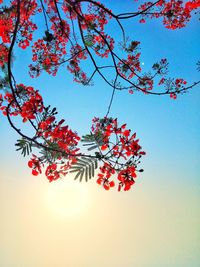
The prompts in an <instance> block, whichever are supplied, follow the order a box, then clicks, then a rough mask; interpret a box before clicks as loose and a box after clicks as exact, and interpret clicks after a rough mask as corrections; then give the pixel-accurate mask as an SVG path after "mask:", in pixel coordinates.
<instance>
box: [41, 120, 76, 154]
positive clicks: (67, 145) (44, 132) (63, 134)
mask: <svg viewBox="0 0 200 267" xmlns="http://www.w3.org/2000/svg"><path fill="white" fill-rule="evenodd" d="M63 123H64V120H61V121H59V122H58V123H57V122H56V121H55V117H54V116H50V117H48V118H46V119H45V120H42V121H41V122H40V123H39V124H38V128H39V129H38V132H37V135H38V136H39V137H42V136H43V137H44V138H45V139H46V140H48V141H49V142H50V143H55V144H57V146H58V149H61V151H64V152H65V153H69V154H73V155H75V154H76V153H77V152H78V151H79V149H78V148H77V147H76V146H77V145H78V141H79V140H80V137H79V136H78V135H77V133H76V132H73V131H72V130H71V129H69V127H68V126H62V124H63Z"/></svg>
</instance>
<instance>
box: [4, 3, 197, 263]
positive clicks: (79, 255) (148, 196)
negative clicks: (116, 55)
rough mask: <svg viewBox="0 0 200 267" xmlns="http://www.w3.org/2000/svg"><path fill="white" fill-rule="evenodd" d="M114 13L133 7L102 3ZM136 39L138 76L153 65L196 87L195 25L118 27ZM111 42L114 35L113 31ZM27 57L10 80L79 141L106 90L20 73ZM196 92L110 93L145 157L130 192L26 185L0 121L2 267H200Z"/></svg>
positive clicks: (30, 180) (23, 165)
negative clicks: (50, 109) (165, 63)
mask: <svg viewBox="0 0 200 267" xmlns="http://www.w3.org/2000/svg"><path fill="white" fill-rule="evenodd" d="M104 2H105V3H107V6H108V7H109V8H111V9H112V10H113V11H115V12H116V13H120V12H121V11H122V10H124V11H127V10H128V11H130V3H131V4H132V5H133V10H134V2H133V1H128V0H126V1H104ZM124 25H125V29H126V31H127V32H128V33H129V35H130V36H132V38H133V39H134V40H138V41H141V53H142V55H141V57H142V62H144V70H145V71H147V70H148V69H150V67H151V66H152V64H153V63H154V62H156V61H158V60H159V59H160V58H165V57H166V58H167V59H168V60H169V62H170V68H169V70H170V74H171V76H175V77H178V78H179V77H180V78H185V79H186V80H188V81H190V82H191V81H197V80H198V79H199V73H198V72H197V71H196V70H195V68H196V67H195V62H197V60H198V59H199V58H200V52H199V47H200V35H199V33H200V32H199V21H198V19H197V18H194V19H192V21H191V22H190V23H189V24H188V26H187V27H186V28H184V29H181V30H178V31H169V30H167V29H164V28H163V26H162V24H161V23H160V22H159V21H149V22H148V23H147V24H145V25H141V24H138V23H136V21H131V22H129V23H124ZM115 34H116V35H117V34H118V32H117V29H116V33H115ZM28 60H29V56H28V54H26V52H25V53H24V52H23V51H21V50H17V53H16V61H15V62H14V65H13V68H14V71H15V76H16V77H17V81H18V82H24V83H25V84H27V85H32V86H34V87H35V88H36V89H39V90H40V91H41V92H42V95H43V96H44V100H45V102H46V103H47V104H52V105H53V106H56V107H58V111H59V116H60V118H63V117H64V118H65V119H66V122H67V123H68V124H69V125H70V127H71V128H72V129H74V130H77V131H78V133H79V134H80V135H81V134H86V133H87V132H88V129H89V127H90V125H91V120H92V118H93V117H94V116H99V117H102V116H104V115H105V113H106V110H107V106H108V103H109V98H110V96H111V93H112V90H111V88H109V87H108V86H107V85H106V84H105V83H104V82H103V81H102V80H100V79H99V77H97V78H95V81H94V83H95V85H94V86H93V87H82V86H80V85H78V84H74V83H73V82H72V77H71V76H70V74H69V73H67V72H66V71H65V70H64V69H63V70H61V71H59V73H58V75H57V77H56V78H54V77H49V76H47V75H45V74H44V75H42V76H41V77H40V78H38V79H36V80H32V79H30V78H29V76H28V75H27V74H26V72H25V71H26V65H27V64H28ZM199 103H200V87H199V86H198V87H195V88H193V89H192V90H191V91H190V92H189V93H187V94H184V95H182V96H178V98H177V100H175V101H174V100H171V99H170V98H169V96H163V97H156V96H146V95H143V94H139V93H134V94H133V95H130V94H128V93H127V92H118V93H117V94H116V95H115V98H114V103H113V106H112V109H111V113H110V115H111V116H113V117H117V118H118V119H119V122H120V123H121V124H123V123H125V122H126V123H127V125H128V127H130V129H132V130H133V131H136V132H137V136H138V137H139V138H140V144H141V145H142V147H143V149H144V151H146V152H147V155H146V156H145V157H143V160H142V163H141V167H142V168H144V170H145V172H144V173H142V174H140V175H139V176H138V178H137V181H136V183H135V185H134V188H133V189H132V190H131V191H129V192H120V193H118V192H117V191H116V190H112V191H111V190H110V191H109V192H107V191H105V190H103V189H102V188H101V187H99V186H98V185H97V184H96V182H95V181H90V182H88V183H87V184H85V183H82V184H79V183H77V182H73V177H71V176H67V177H66V178H65V179H64V180H62V181H57V182H55V183H49V182H48V181H47V179H46V178H45V177H44V175H41V176H38V177H34V176H32V175H31V171H30V169H29V168H28V167H27V160H28V159H27V158H26V159H25V158H23V157H22V156H21V155H20V154H19V153H17V152H15V147H14V144H15V143H16V140H17V138H18V136H17V135H16V134H15V133H14V132H13V131H12V130H11V129H10V128H9V126H8V123H7V121H6V118H5V117H3V116H0V129H1V131H0V149H1V152H2V153H1V155H0V168H1V172H0V178H1V179H0V215H1V221H0V267H57V266H59V267H94V266H95V267H122V266H123V267H133V266H134V267H198V266H200V255H199V250H200V229H199V225H200V210H199V203H200V174H199V162H200V138H199V136H200V110H199Z"/></svg>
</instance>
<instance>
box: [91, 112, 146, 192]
mask: <svg viewBox="0 0 200 267" xmlns="http://www.w3.org/2000/svg"><path fill="white" fill-rule="evenodd" d="M92 133H93V134H94V136H97V138H98V139H99V136H101V140H102V145H101V146H100V151H101V153H100V157H102V158H105V159H106V162H105V163H104V165H103V167H102V168H100V171H101V172H100V174H98V180H97V183H98V184H101V185H103V187H104V188H105V189H106V190H108V189H109V188H110V187H113V186H114V185H115V184H114V183H113V181H110V180H109V179H110V177H111V176H112V175H114V174H115V173H116V174H117V179H118V181H119V188H118V189H119V190H120V189H121V188H122V187H124V190H125V191H126V190H129V189H130V188H131V185H133V184H134V178H135V177H136V171H137V165H138V162H139V159H140V158H141V156H142V155H145V152H144V151H142V148H141V146H140V145H139V139H136V133H134V134H131V130H130V129H127V128H126V124H123V125H122V126H119V125H118V121H117V119H112V118H107V117H105V118H103V119H99V118H94V119H93V125H92ZM107 161H108V162H107Z"/></svg>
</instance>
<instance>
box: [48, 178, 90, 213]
mask: <svg viewBox="0 0 200 267" xmlns="http://www.w3.org/2000/svg"><path fill="white" fill-rule="evenodd" d="M47 205H48V208H49V211H50V212H51V214H52V215H55V216H56V217H58V218H69V217H77V216H80V215H81V214H83V213H84V211H85V210H86V209H87V207H88V190H87V188H86V185H85V184H81V183H79V182H77V181H74V180H73V179H72V178H71V177H66V178H64V179H60V180H57V181H55V182H53V183H50V184H49V186H48V189H47Z"/></svg>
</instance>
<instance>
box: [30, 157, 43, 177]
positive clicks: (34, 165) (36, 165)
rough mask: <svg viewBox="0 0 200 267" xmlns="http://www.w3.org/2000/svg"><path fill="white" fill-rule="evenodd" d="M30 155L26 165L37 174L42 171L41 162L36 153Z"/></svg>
mask: <svg viewBox="0 0 200 267" xmlns="http://www.w3.org/2000/svg"><path fill="white" fill-rule="evenodd" d="M32 156H33V157H32V158H31V159H30V160H29V161H28V166H29V168H31V169H32V174H33V175H35V176H37V175H38V174H39V173H40V174H41V173H42V167H43V164H42V163H41V160H40V159H39V158H38V157H37V156H36V155H34V154H33V155H32Z"/></svg>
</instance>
